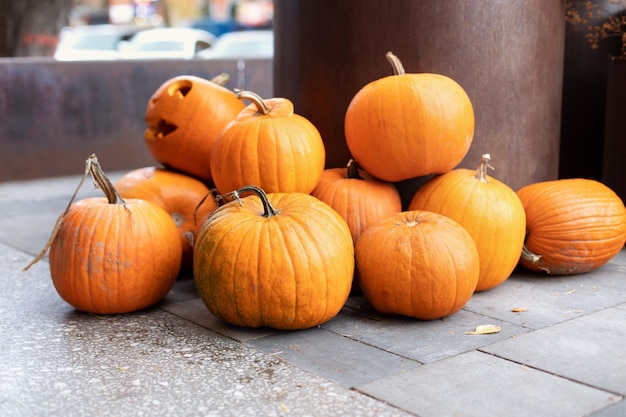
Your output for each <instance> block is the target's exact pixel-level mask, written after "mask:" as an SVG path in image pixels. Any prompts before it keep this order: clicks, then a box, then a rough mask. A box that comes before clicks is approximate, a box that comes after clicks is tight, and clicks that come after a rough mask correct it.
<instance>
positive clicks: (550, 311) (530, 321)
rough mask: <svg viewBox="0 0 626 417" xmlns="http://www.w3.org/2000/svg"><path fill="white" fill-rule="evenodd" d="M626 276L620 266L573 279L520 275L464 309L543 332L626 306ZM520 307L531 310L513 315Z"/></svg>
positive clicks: (485, 292)
mask: <svg viewBox="0 0 626 417" xmlns="http://www.w3.org/2000/svg"><path fill="white" fill-rule="evenodd" d="M624 274H625V270H624V267H622V266H620V265H617V264H607V265H605V266H603V267H602V268H600V269H598V270H596V271H595V272H594V273H593V274H589V273H588V274H581V275H572V276H548V275H544V274H536V273H532V272H525V271H517V272H516V273H515V275H514V276H512V277H511V278H509V279H508V280H506V281H505V282H504V283H502V284H501V285H500V286H498V287H495V288H493V289H491V290H488V291H483V292H478V293H475V294H474V295H473V296H472V298H471V299H470V300H469V302H468V303H467V304H466V305H465V307H464V309H465V310H468V311H473V312H475V313H479V314H483V315H485V316H490V317H494V318H498V319H500V320H505V321H509V322H511V323H515V324H518V325H520V326H524V327H529V328H532V329H540V328H543V327H547V326H550V325H553V324H557V323H560V322H563V321H566V320H571V319H573V318H576V317H579V316H581V315H584V314H588V313H591V312H594V311H598V310H602V309H604V308H607V307H612V306H615V305H618V304H622V303H624V302H626V291H625V289H626V279H625V277H624ZM519 307H521V308H526V309H527V310H526V311H524V312H522V313H514V312H513V311H512V309H514V308H519Z"/></svg>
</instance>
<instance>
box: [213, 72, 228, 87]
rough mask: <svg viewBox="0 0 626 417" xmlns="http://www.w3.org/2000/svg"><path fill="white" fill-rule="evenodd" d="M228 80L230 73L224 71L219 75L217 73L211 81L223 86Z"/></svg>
mask: <svg viewBox="0 0 626 417" xmlns="http://www.w3.org/2000/svg"><path fill="white" fill-rule="evenodd" d="M228 80H230V75H228V74H227V73H225V72H223V73H221V74H219V75H216V76H215V77H213V78H211V82H212V83H215V84H217V85H221V86H222V87H223V86H225V85H226V83H228Z"/></svg>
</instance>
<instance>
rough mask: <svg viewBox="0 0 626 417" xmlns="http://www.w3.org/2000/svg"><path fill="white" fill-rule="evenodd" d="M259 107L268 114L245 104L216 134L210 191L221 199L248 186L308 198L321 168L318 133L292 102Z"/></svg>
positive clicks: (323, 159)
mask: <svg viewBox="0 0 626 417" xmlns="http://www.w3.org/2000/svg"><path fill="white" fill-rule="evenodd" d="M264 102H265V104H266V105H267V106H268V107H269V108H270V112H269V113H268V114H265V115H264V114H262V113H260V112H258V110H257V107H256V105H255V104H254V103H253V104H250V105H249V106H248V107H246V108H245V109H244V110H243V111H242V112H241V113H239V115H238V116H237V118H236V119H235V120H234V121H233V122H231V123H230V124H228V125H227V126H226V127H225V128H224V130H223V131H222V132H221V133H220V135H219V137H218V139H217V140H216V142H215V144H214V148H213V153H212V154H211V171H212V176H213V181H214V182H215V186H216V187H217V189H218V190H219V191H220V192H221V193H228V192H231V191H233V190H236V189H239V188H241V187H243V186H246V185H249V184H254V185H256V186H258V187H260V188H262V189H263V190H265V192H267V193H278V192H283V193H288V192H300V193H305V194H309V193H311V191H313V189H314V188H315V186H316V185H317V182H318V181H319V179H320V177H321V176H322V172H323V171H324V164H325V162H326V151H325V148H324V143H323V141H322V137H321V136H320V134H319V131H318V130H317V128H316V127H315V126H314V125H313V124H312V123H311V122H310V121H308V120H307V119H306V118H304V117H302V116H300V115H298V114H295V113H294V108H293V104H292V103H291V101H289V100H287V99H284V98H272V99H267V100H264Z"/></svg>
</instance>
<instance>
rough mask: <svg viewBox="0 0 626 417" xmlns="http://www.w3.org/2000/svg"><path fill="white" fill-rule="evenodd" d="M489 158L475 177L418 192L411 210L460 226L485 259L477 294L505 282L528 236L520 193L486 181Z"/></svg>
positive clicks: (441, 181) (450, 175) (457, 177)
mask: <svg viewBox="0 0 626 417" xmlns="http://www.w3.org/2000/svg"><path fill="white" fill-rule="evenodd" d="M489 160H490V156H489V155H488V154H485V155H483V159H482V161H481V162H480V164H479V166H478V169H477V170H476V171H474V170H470V169H463V168H458V169H455V170H452V171H449V172H447V173H445V174H442V175H438V176H436V177H433V178H432V179H430V180H429V181H428V182H426V183H425V184H424V185H423V186H422V187H421V188H419V189H418V190H417V192H416V193H415V195H414V196H413V198H412V200H411V202H410V203H409V210H428V211H434V212H436V213H439V214H443V215H444V216H447V217H450V218H451V219H453V220H455V221H456V222H457V223H459V224H461V225H462V226H463V227H465V229H466V230H467V231H468V232H469V234H470V235H471V236H472V238H474V242H475V243H476V247H477V249H478V255H479V257H480V277H479V279H478V284H477V286H476V291H483V290H488V289H491V288H493V287H495V286H497V285H500V284H501V283H502V282H504V281H505V280H506V279H507V278H508V277H509V276H510V275H511V273H512V272H513V270H514V269H515V267H516V266H517V264H518V261H519V257H520V253H521V252H522V246H523V245H524V238H525V236H526V215H525V212H524V206H523V205H522V202H521V201H520V199H519V197H518V196H517V194H516V193H515V191H514V190H513V189H512V188H510V187H509V186H508V185H506V184H504V183H503V182H500V181H498V180H497V179H495V178H493V177H491V176H489V175H487V168H488V166H489V165H488V162H489Z"/></svg>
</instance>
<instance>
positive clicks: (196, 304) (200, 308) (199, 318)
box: [161, 298, 276, 343]
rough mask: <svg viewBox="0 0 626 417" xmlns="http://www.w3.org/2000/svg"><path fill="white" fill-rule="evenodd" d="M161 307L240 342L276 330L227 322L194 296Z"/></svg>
mask: <svg viewBox="0 0 626 417" xmlns="http://www.w3.org/2000/svg"><path fill="white" fill-rule="evenodd" d="M161 308H162V309H164V310H166V311H169V312H170V313H172V314H175V315H177V316H179V317H182V318H184V319H186V320H189V321H190V322H192V323H195V324H198V325H200V326H202V327H205V328H207V329H210V330H213V331H214V332H216V333H219V334H221V335H224V336H226V337H228V338H230V339H233V340H236V341H238V342H242V343H243V342H247V341H249V340H253V339H258V338H260V337H264V336H267V335H270V334H273V333H275V332H276V331H275V330H272V329H268V328H260V329H247V328H243V327H238V326H233V325H231V324H228V323H226V322H225V321H223V320H221V319H218V318H217V317H215V316H214V315H213V314H211V312H210V311H209V310H208V309H207V308H206V306H205V305H204V303H203V302H202V300H201V299H200V298H194V299H191V300H189V301H185V302H180V303H173V304H164V305H162V306H161Z"/></svg>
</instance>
